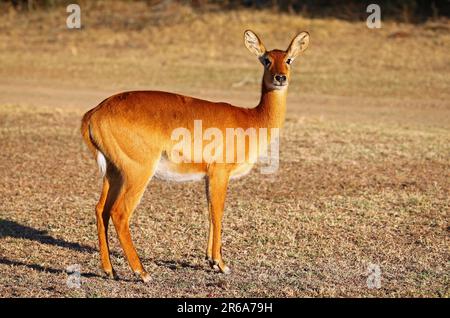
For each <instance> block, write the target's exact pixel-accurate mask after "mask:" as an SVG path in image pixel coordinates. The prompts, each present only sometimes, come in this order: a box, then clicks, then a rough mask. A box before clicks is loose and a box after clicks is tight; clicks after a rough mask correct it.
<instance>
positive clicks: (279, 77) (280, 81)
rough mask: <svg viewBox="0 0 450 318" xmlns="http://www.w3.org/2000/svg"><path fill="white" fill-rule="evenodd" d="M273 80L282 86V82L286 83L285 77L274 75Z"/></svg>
mask: <svg viewBox="0 0 450 318" xmlns="http://www.w3.org/2000/svg"><path fill="white" fill-rule="evenodd" d="M275 80H277V82H279V83H280V84H283V83H284V82H286V75H282V74H277V75H275Z"/></svg>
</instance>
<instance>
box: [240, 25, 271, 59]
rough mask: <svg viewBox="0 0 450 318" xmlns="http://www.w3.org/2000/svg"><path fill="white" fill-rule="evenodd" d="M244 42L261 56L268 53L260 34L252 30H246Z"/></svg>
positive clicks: (250, 49) (249, 48) (254, 52)
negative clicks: (259, 36)
mask: <svg viewBox="0 0 450 318" xmlns="http://www.w3.org/2000/svg"><path fill="white" fill-rule="evenodd" d="M244 43H245V46H246V47H247V49H248V50H249V51H250V52H252V53H253V54H255V55H256V56H257V57H261V56H263V55H264V54H265V53H266V48H265V47H264V44H262V42H261V40H260V39H259V38H258V36H257V35H256V34H255V33H254V32H253V31H251V30H247V31H245V32H244Z"/></svg>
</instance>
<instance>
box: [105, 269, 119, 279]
mask: <svg viewBox="0 0 450 318" xmlns="http://www.w3.org/2000/svg"><path fill="white" fill-rule="evenodd" d="M103 271H104V272H105V275H106V276H107V277H108V278H110V279H115V280H117V279H119V276H118V275H117V273H116V271H115V270H114V269H111V270H106V269H104V270H103Z"/></svg>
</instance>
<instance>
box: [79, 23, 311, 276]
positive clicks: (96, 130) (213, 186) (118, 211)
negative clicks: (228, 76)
mask: <svg viewBox="0 0 450 318" xmlns="http://www.w3.org/2000/svg"><path fill="white" fill-rule="evenodd" d="M247 32H250V31H247ZM246 34H247V33H246ZM251 34H253V33H251ZM297 38H298V36H297ZM258 40H259V39H258ZM259 44H260V45H259V48H261V49H258V48H256V51H258V52H261V55H260V57H261V56H262V55H263V54H265V55H264V56H267V57H268V58H270V59H271V61H272V64H271V65H270V67H267V68H265V72H264V76H263V84H262V95H261V101H260V103H259V104H258V106H257V107H255V108H252V109H245V108H240V107H236V106H232V105H230V104H227V103H213V102H209V101H206V100H200V99H196V98H192V97H186V96H181V95H177V94H172V93H167V92H158V91H134V92H125V93H121V94H117V95H114V96H111V97H109V98H108V99H106V100H104V101H103V102H102V103H100V104H99V105H98V106H97V107H95V108H94V109H92V110H90V111H89V112H87V113H86V114H85V115H84V117H83V119H82V125H81V132H82V135H83V138H84V140H85V142H86V144H87V145H88V147H89V149H90V150H91V151H92V152H93V153H94V155H95V154H97V151H100V152H101V153H102V154H103V155H104V156H105V157H106V159H107V167H108V168H107V172H106V175H105V178H104V181H103V190H102V194H101V197H100V200H99V202H98V204H97V207H96V215H97V228H98V237H99V245H100V254H101V261H102V266H103V269H104V271H105V272H106V273H107V274H108V275H110V276H114V275H115V274H114V271H113V268H112V265H111V261H110V257H109V248H108V240H107V228H108V222H109V219H110V218H112V220H113V223H114V226H115V228H116V231H117V233H118V237H119V240H120V243H121V245H122V247H123V249H124V252H125V254H126V256H127V259H128V261H129V263H130V266H131V268H132V269H133V271H134V272H135V273H136V274H138V275H140V277H141V278H142V279H143V280H144V281H147V280H148V279H149V275H148V274H147V273H146V272H145V270H144V268H143V266H142V264H141V262H140V260H139V257H138V255H137V252H136V250H135V248H134V246H133V243H132V240H131V236H130V232H129V220H130V217H131V214H132V212H133V210H134V209H135V207H136V206H137V204H138V202H139V200H140V198H141V196H142V194H143V192H144V190H145V187H146V185H147V183H148V181H149V179H150V178H151V176H152V175H153V174H154V172H155V169H156V166H157V164H158V162H159V160H160V158H161V155H162V154H163V153H166V154H169V153H170V152H171V148H172V146H173V145H174V143H175V141H173V140H172V139H171V134H172V131H173V130H174V129H175V128H178V127H185V128H187V129H189V130H190V131H192V130H193V125H194V120H202V124H203V129H206V128H209V127H216V128H219V129H220V130H221V131H223V133H224V135H225V130H226V128H235V127H240V128H243V129H246V128H249V127H253V128H262V127H263V128H279V127H281V126H282V124H283V122H284V118H285V112H286V94H287V88H285V89H280V90H277V89H272V88H271V87H270V85H268V84H267V83H269V82H271V81H272V80H273V77H274V76H275V74H284V75H286V76H287V78H288V81H289V79H290V66H288V65H287V64H286V59H287V58H288V57H289V56H290V54H292V52H291V51H292V44H291V46H290V48H289V49H288V50H287V51H280V50H274V51H270V52H265V49H264V51H262V49H263V48H264V46H263V45H262V43H261V42H260V41H259ZM246 45H247V47H248V43H247V42H246ZM249 45H251V43H250V44H249ZM306 46H307V44H306ZM305 48H306V47H303V48H302V50H304V49H305ZM253 52H255V51H253ZM298 53H299V52H296V54H295V56H296V55H297V54H298ZM258 55H259V54H258ZM292 56H293V55H292ZM246 151H247V152H249V149H248V147H247V148H246ZM251 155H252V154H248V153H246V158H249V157H250V156H251ZM251 166H252V163H251V162H248V161H246V162H244V163H207V162H202V163H183V164H176V163H172V168H173V169H176V171H177V172H178V173H182V174H184V173H194V172H196V173H197V172H199V173H204V174H205V175H206V183H207V198H208V207H209V213H210V235H209V240H208V246H207V251H206V254H207V258H208V259H209V260H210V263H211V265H212V266H214V267H215V268H217V269H219V270H221V271H222V272H227V271H228V268H227V267H226V266H225V264H224V262H223V259H222V255H221V223H222V216H223V208H224V203H225V196H226V189H227V185H228V180H229V178H230V176H232V175H233V174H234V173H237V172H239V171H240V170H242V169H246V168H249V167H251Z"/></svg>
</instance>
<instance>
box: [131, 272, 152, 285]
mask: <svg viewBox="0 0 450 318" xmlns="http://www.w3.org/2000/svg"><path fill="white" fill-rule="evenodd" d="M135 274H136V276H138V277H139V278H140V279H141V280H142V281H143V282H144V283H149V282H150V281H151V280H152V277H151V276H150V274H149V273H147V272H145V271H144V272H135Z"/></svg>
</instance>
